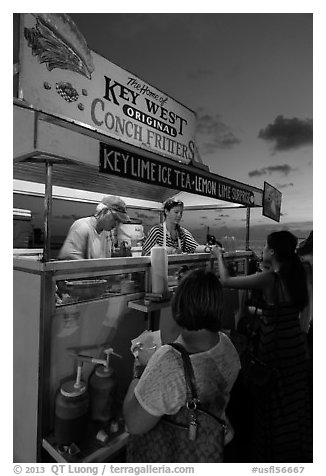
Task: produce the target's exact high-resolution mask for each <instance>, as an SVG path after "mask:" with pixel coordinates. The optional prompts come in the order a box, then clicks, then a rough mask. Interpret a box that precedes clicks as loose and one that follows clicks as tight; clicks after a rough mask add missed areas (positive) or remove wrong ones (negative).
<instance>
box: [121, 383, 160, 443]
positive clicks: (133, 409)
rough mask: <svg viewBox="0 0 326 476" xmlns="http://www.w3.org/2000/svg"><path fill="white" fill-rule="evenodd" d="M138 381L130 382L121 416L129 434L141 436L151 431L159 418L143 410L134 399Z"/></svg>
mask: <svg viewBox="0 0 326 476" xmlns="http://www.w3.org/2000/svg"><path fill="white" fill-rule="evenodd" d="M138 381H139V379H137V378H135V379H133V380H132V381H131V383H130V385H129V388H128V392H127V395H126V396H125V399H124V403H123V415H124V419H125V422H126V425H127V429H128V431H129V433H131V434H135V435H137V434H142V433H146V432H147V431H149V430H151V429H152V428H153V427H154V426H155V425H156V424H157V422H158V421H159V420H160V418H161V417H159V416H153V415H151V414H150V413H148V412H147V411H146V410H144V409H143V408H142V407H141V405H140V404H139V403H138V400H137V398H136V397H135V393H134V390H135V387H136V385H137V383H138Z"/></svg>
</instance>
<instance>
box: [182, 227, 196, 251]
mask: <svg viewBox="0 0 326 476" xmlns="http://www.w3.org/2000/svg"><path fill="white" fill-rule="evenodd" d="M182 232H183V236H184V250H183V251H185V252H186V253H194V252H195V251H196V250H197V248H198V247H201V245H199V243H197V241H196V240H195V238H194V237H193V236H192V234H191V233H190V231H188V230H187V229H186V228H182ZM198 249H199V248H198ZM198 253H200V251H198Z"/></svg>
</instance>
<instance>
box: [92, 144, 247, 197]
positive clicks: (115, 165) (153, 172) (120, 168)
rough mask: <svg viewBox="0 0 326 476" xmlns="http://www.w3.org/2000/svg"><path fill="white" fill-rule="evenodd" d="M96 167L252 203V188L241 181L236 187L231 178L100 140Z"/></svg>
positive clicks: (157, 182)
mask: <svg viewBox="0 0 326 476" xmlns="http://www.w3.org/2000/svg"><path fill="white" fill-rule="evenodd" d="M99 171H100V172H102V173H107V174H111V175H117V176H119V177H124V178H128V179H131V180H137V181H140V182H145V183H150V184H155V185H161V186H163V187H167V188H172V189H176V190H180V191H183V192H189V193H195V194H197V195H205V196H207V197H211V198H217V199H219V200H225V201H227V202H232V203H240V204H242V205H245V206H253V205H254V194H253V192H252V191H250V190H247V189H245V188H242V187H241V184H239V187H238V186H236V185H235V184H234V182H232V184H231V183H229V182H227V181H223V180H221V179H220V177H216V176H215V175H213V174H201V173H197V171H196V172H194V171H192V170H187V169H185V166H183V167H182V168H181V167H178V166H177V165H174V164H173V166H171V165H168V164H165V163H162V162H160V161H158V160H155V159H152V158H151V159H149V158H145V157H143V156H140V155H137V154H133V153H130V152H127V151H125V150H122V149H118V148H117V147H114V146H111V145H108V144H104V143H102V142H101V143H100V166H99Z"/></svg>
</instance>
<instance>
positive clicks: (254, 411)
mask: <svg viewBox="0 0 326 476" xmlns="http://www.w3.org/2000/svg"><path fill="white" fill-rule="evenodd" d="M157 232H158V231H157ZM161 234H162V230H161ZM311 238H312V237H311ZM297 245H298V240H297V238H296V237H295V236H294V235H293V234H292V233H290V232H288V231H279V232H273V233H271V234H270V235H268V236H267V240H266V244H265V246H264V250H263V258H262V268H263V269H262V270H259V271H258V272H255V273H253V274H250V275H247V276H230V275H229V273H228V269H227V266H226V265H225V263H224V259H223V250H222V249H221V248H220V247H219V246H216V247H213V249H212V256H214V257H215V258H216V259H217V261H218V267H219V275H220V276H219V279H218V278H217V276H216V275H215V274H214V273H213V272H212V271H207V270H202V269H195V270H192V271H191V270H189V271H188V272H187V273H185V275H184V276H183V278H182V279H181V281H180V283H179V286H178V288H177V290H176V292H175V295H174V297H173V299H172V305H171V307H172V315H173V318H174V319H175V321H176V323H177V324H178V326H179V327H180V329H181V332H180V335H179V336H178V338H177V339H176V342H178V343H181V344H182V345H183V346H184V348H185V349H186V351H187V352H188V354H189V355H190V359H191V363H192V365H193V368H194V373H195V377H196V381H198V386H199V400H200V402H203V404H205V406H206V407H208V408H209V409H210V411H211V412H212V413H214V414H215V415H217V416H219V417H222V418H228V419H229V420H230V422H231V425H232V426H233V427H234V429H235V435H234V438H233V440H232V441H231V442H230V443H228V445H226V448H225V450H226V451H225V461H233V462H251V461H252V462H278V463H281V462H284V463H286V462H291V463H296V462H301V463H304V462H312V408H311V406H312V398H311V397H312V392H311V384H312V382H311V378H309V363H308V362H309V361H310V357H311V356H310V355H309V349H308V347H307V333H308V332H307V326H304V327H305V328H304V329H303V327H302V321H301V319H302V316H303V314H304V312H305V311H306V310H307V309H309V312H311V309H312V308H311V305H310V304H311V303H310V301H311V298H312V295H311V293H309V289H308V288H309V283H310V281H309V275H307V272H306V271H305V268H304V265H303V263H302V256H303V254H302V250H301V251H300V247H299V248H298V246H297ZM311 254H312V250H311ZM261 271H263V272H261ZM223 287H230V288H236V289H237V288H238V289H242V290H243V289H247V290H248V291H250V292H251V293H252V295H255V300H256V301H255V307H256V308H257V309H258V308H259V312H257V313H256V314H255V317H256V319H257V320H258V326H257V329H256V334H255V339H256V341H255V345H254V346H251V347H250V344H251V343H250V342H248V346H247V348H249V347H250V349H251V352H252V351H253V354H251V355H250V359H248V358H247V357H248V356H247V353H246V352H243V355H241V354H239V352H238V351H237V349H236V346H235V345H233V343H232V337H231V339H230V338H229V337H228V336H227V335H226V334H225V333H224V332H223V331H222V329H221V320H220V316H221V310H222V309H223V291H222V288H223ZM248 304H250V305H251V306H252V304H253V302H250V303H248ZM309 323H310V326H311V323H312V316H311V315H310V317H309ZM310 326H309V327H310ZM247 337H249V340H250V336H247ZM253 362H254V363H255V365H254V366H253V365H252V364H253ZM249 364H250V365H249ZM310 377H311V375H310ZM244 392H246V393H244ZM185 402H186V385H185V379H184V376H183V370H182V362H181V359H180V356H178V352H177V351H176V350H175V349H174V348H172V347H171V346H169V345H163V346H162V347H161V348H160V349H159V350H158V351H157V352H156V353H155V354H154V355H153V356H152V357H151V358H150V360H149V362H148V364H147V365H146V366H145V367H144V366H141V368H139V367H138V366H137V365H136V366H135V374H134V378H133V380H132V382H131V383H130V386H129V389H128V392H127V395H126V397H125V401H124V417H125V420H126V424H127V428H128V430H129V432H130V433H131V434H132V435H134V437H135V436H138V437H139V438H142V436H143V435H144V434H146V433H147V432H155V428H158V427H159V425H158V422H159V421H160V420H161V419H162V418H164V415H174V416H175V417H176V418H177V416H178V414H179V412H180V411H181V409H182V408H183V406H184V405H185ZM241 415H242V417H243V416H245V418H241ZM152 434H153V433H152ZM153 441H154V438H153ZM239 442H240V443H241V442H242V443H243V442H245V445H244V446H242V447H241V444H239ZM207 444H209V442H208V443H207ZM153 451H154V450H153ZM154 460H155V459H154ZM129 461H130V462H132V461H133V460H132V459H130V460H129ZM137 461H138V462H140V460H137ZM157 462H160V452H158V454H157ZM171 462H172V461H171Z"/></svg>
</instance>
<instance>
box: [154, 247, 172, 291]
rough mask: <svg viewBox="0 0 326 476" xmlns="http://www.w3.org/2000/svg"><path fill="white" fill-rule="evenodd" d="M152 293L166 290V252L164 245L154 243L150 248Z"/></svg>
mask: <svg viewBox="0 0 326 476" xmlns="http://www.w3.org/2000/svg"><path fill="white" fill-rule="evenodd" d="M151 282H152V293H154V294H163V295H164V294H166V293H167V292H168V254H167V249H166V247H165V246H158V245H155V246H153V248H152V249H151Z"/></svg>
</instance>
